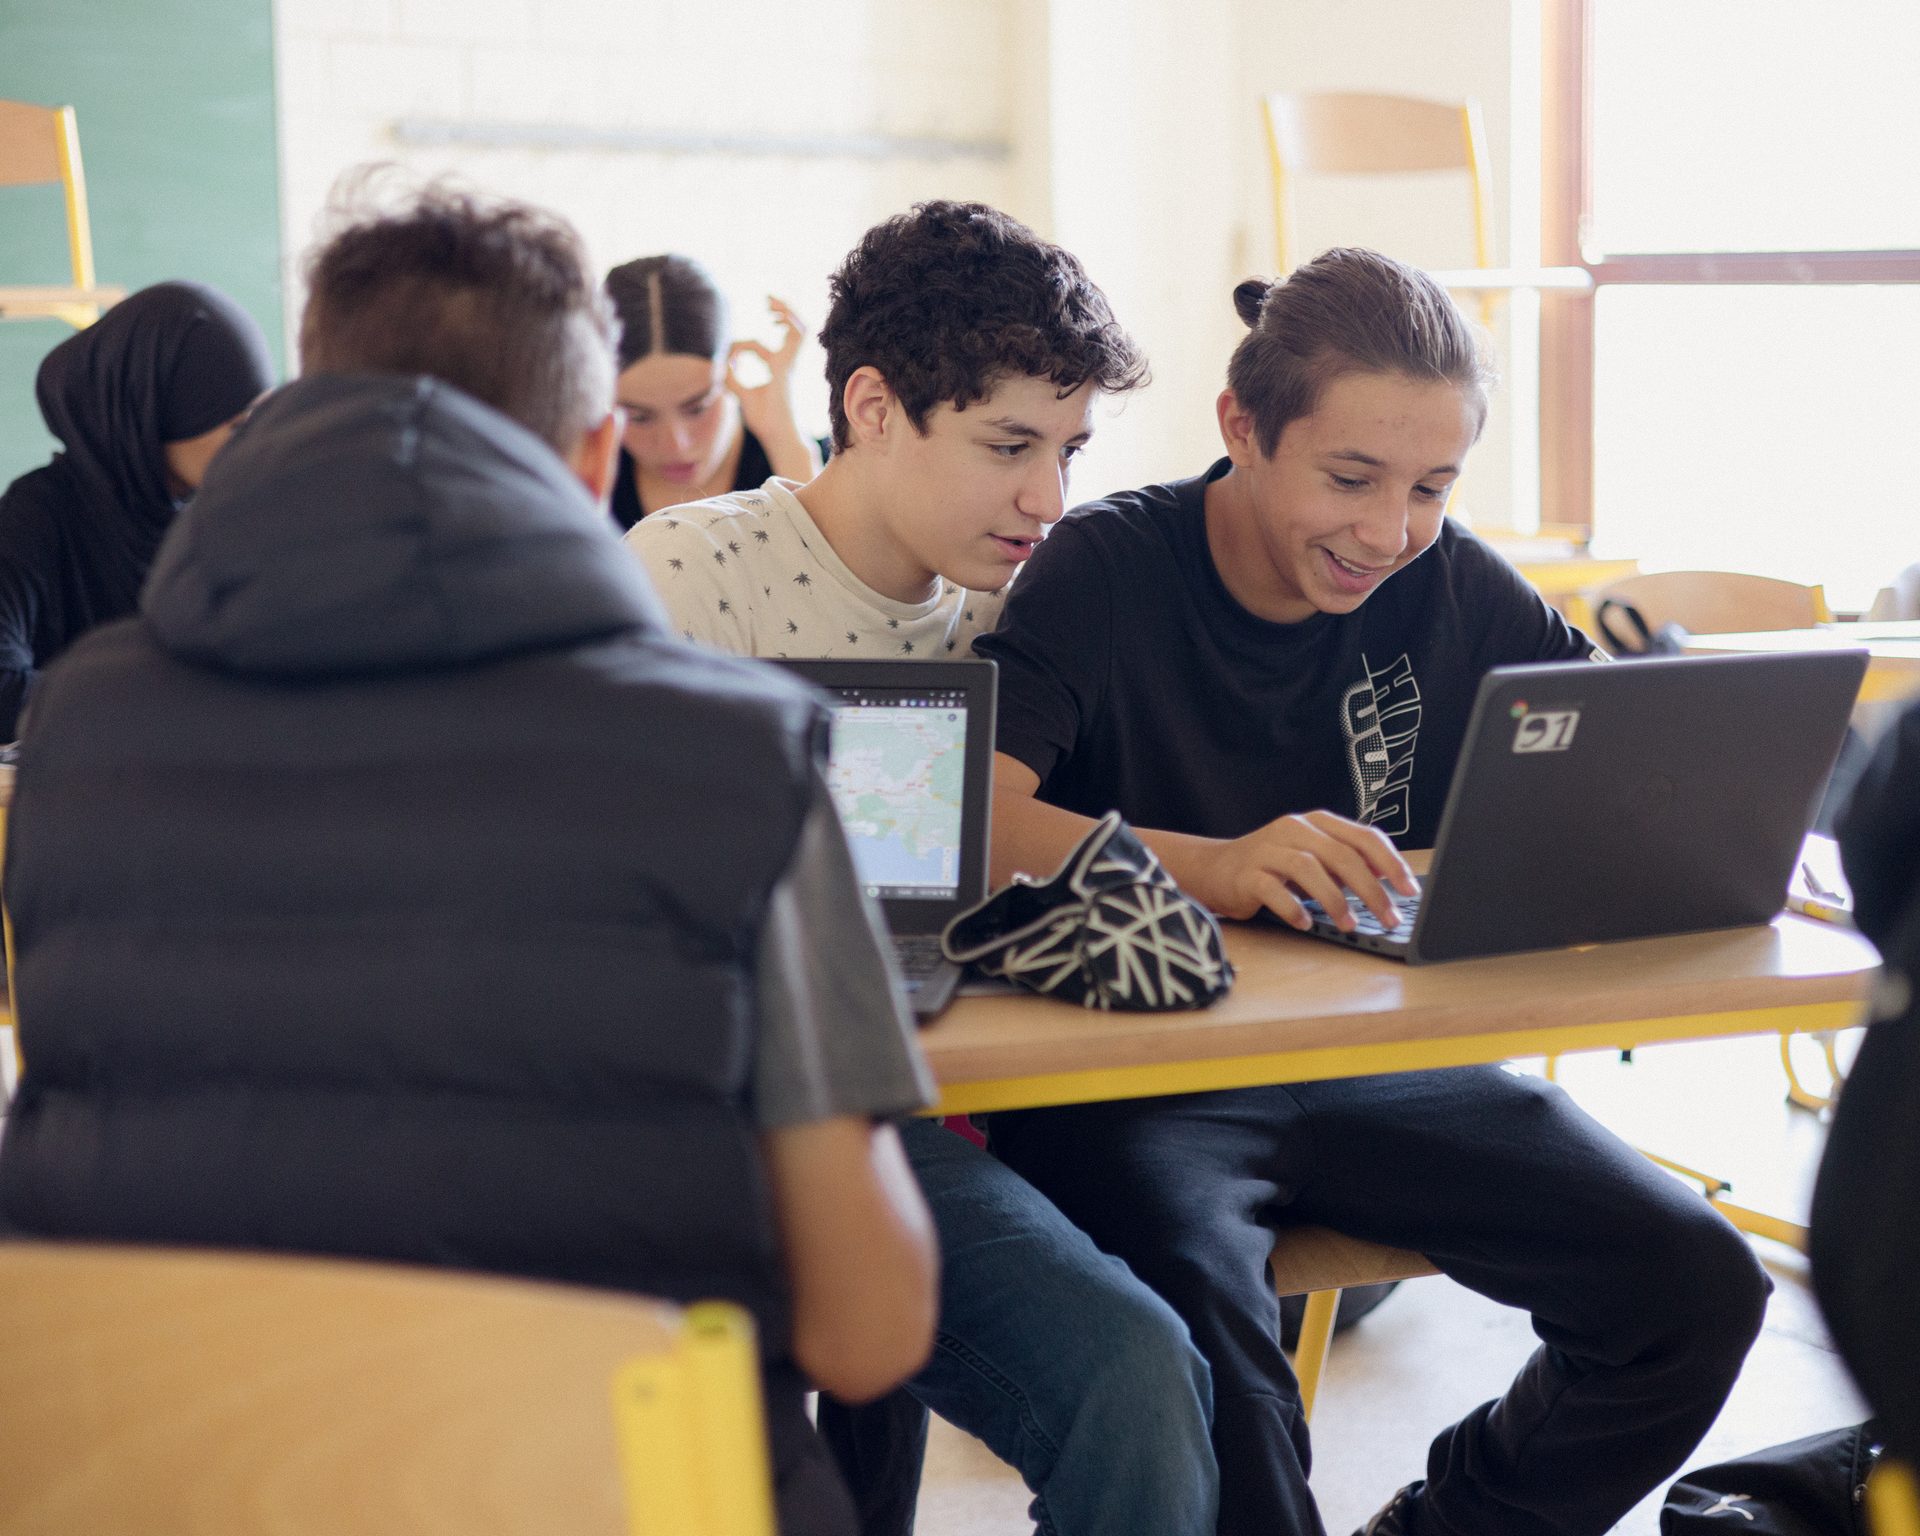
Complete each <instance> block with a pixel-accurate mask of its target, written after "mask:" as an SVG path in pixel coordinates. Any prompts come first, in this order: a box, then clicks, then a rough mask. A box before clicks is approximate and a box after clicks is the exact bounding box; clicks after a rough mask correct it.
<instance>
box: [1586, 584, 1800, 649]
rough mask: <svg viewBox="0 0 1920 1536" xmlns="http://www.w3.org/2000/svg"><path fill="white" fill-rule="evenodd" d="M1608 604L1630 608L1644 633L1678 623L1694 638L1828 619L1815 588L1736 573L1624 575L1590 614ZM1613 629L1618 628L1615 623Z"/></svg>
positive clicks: (1600, 594)
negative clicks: (1641, 620)
mask: <svg viewBox="0 0 1920 1536" xmlns="http://www.w3.org/2000/svg"><path fill="white" fill-rule="evenodd" d="M1609 600H1611V601H1614V602H1624V603H1631V604H1632V605H1633V606H1634V607H1635V608H1637V609H1639V610H1640V615H1641V617H1642V618H1644V619H1645V620H1646V621H1647V627H1648V628H1649V629H1658V628H1659V627H1660V626H1661V625H1662V624H1678V625H1679V626H1680V627H1681V628H1682V629H1685V630H1688V631H1690V632H1691V633H1693V634H1696V635H1727V634H1738V633H1741V632H1743V631H1746V630H1761V629H1808V628H1811V627H1812V626H1813V625H1815V624H1824V623H1826V622H1827V621H1828V620H1830V619H1831V618H1832V617H1833V614H1832V612H1831V611H1830V610H1829V609H1828V607H1827V600H1826V595H1825V594H1824V593H1823V592H1822V591H1821V590H1820V588H1819V587H1803V586H1801V585H1800V584H1799V583H1798V582H1792V581H1776V580H1775V579H1774V578H1773V577H1771V576H1748V575H1745V574H1743V573H1741V572H1738V571H1655V572H1652V573H1650V574H1648V575H1644V576H1628V577H1625V578H1623V579H1622V580H1620V581H1615V582H1609V583H1608V584H1607V585H1606V586H1604V587H1602V588H1600V589H1599V590H1598V591H1597V592H1594V593H1593V594H1592V604H1593V608H1594V611H1595V613H1598V612H1599V609H1600V605H1601V604H1602V603H1603V602H1607V601H1609ZM1614 627H1615V629H1616V630H1618V629H1620V628H1621V626H1620V624H1618V623H1617V622H1616V623H1615V625H1614Z"/></svg>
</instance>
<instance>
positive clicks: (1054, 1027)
mask: <svg viewBox="0 0 1920 1536" xmlns="http://www.w3.org/2000/svg"><path fill="white" fill-rule="evenodd" d="M1227 949H1228V953H1229V954H1230V955H1231V956H1232V958H1233V962H1234V965H1235V966H1236V967H1237V968H1238V970H1239V979H1238V981H1237V982H1236V983H1235V985H1234V988H1233V990H1232V992H1230V993H1229V994H1228V995H1227V996H1226V997H1225V998H1224V999H1223V1000H1222V1001H1220V1002H1219V1003H1217V1004H1216V1005H1215V1006H1214V1007H1212V1008H1209V1009H1204V1010H1201V1011H1199V1012H1194V1013H1171V1014H1169V1013H1159V1014H1151V1013H1149V1014H1138V1013H1133V1014H1129V1013H1097V1012H1093V1011H1089V1010H1085V1009H1080V1008H1074V1007H1071V1006H1069V1005H1067V1004H1064V1003H1055V1002H1051V1001H1048V1000H1046V999H1042V998H1033V997H1012V996H1002V997H971V998H962V999H961V1000H960V1001H959V1002H958V1003H956V1004H955V1005H954V1007H953V1008H952V1009H951V1010H949V1012H948V1013H947V1014H946V1016H945V1017H943V1018H942V1019H940V1020H939V1021H938V1022H936V1023H935V1024H933V1025H932V1026H931V1027H929V1028H928V1029H926V1030H923V1031H922V1032H921V1035H920V1040H921V1044H922V1045H923V1046H924V1047H925V1048H926V1052H927V1059H928V1061H929V1062H930V1063H931V1064H932V1066H933V1071H934V1076H935V1077H936V1078H937V1079H938V1080H939V1083H940V1087H941V1099H940V1104H939V1107H938V1110H937V1112H938V1113H940V1114H971V1113H975V1112H980V1111H985V1110H994V1109H1024V1108H1031V1107H1034V1106H1037V1105H1042V1104H1075V1103H1085V1102H1089V1101H1092V1100H1096V1099H1123V1098H1141V1097H1145V1096H1148V1095H1151V1094H1160V1093H1188V1092H1196V1091H1199V1090H1202V1089H1212V1088H1236V1087H1245V1086H1248V1085H1251V1084H1255V1083H1287V1082H1302V1081H1308V1080H1311V1079H1315V1078H1327V1077H1353V1076H1360V1075H1363V1074H1366V1073H1371V1072H1404V1071H1414V1070H1418V1069H1422V1068H1428V1067H1450V1066H1465V1065H1468V1064H1471V1063H1475V1062H1489V1061H1501V1060H1504V1059H1506V1058H1507V1057H1510V1056H1539V1055H1547V1054H1551V1053H1554V1052H1563V1051H1579V1050H1595V1049H1614V1050H1625V1049H1628V1048H1630V1047H1633V1046H1639V1045H1650V1044H1654V1043H1656V1042H1660V1041H1671V1040H1699V1039H1706V1038H1709V1037H1713V1036H1722V1035H1747V1034H1774V1033H1781V1034H1786V1033H1791V1032H1794V1031H1798V1030H1813V1029H1842V1028H1845V1027H1847V1026H1848V1025H1851V1024H1853V1023H1856V1022H1857V1021H1858V1017H1859V1012H1860V1005H1861V1003H1862V1001H1863V1000H1864V998H1865V996H1866V993H1867V989H1868V986H1869V984H1870V982H1871V979H1872V976H1873V972H1874V970H1875V968H1876V966H1877V964H1878V959H1877V957H1876V955H1875V954H1874V951H1873V948H1872V946H1871V945H1869V944H1868V943H1867V942H1866V941H1865V940H1864V939H1862V938H1861V937H1860V936H1859V935H1858V934H1856V933H1853V932H1852V931H1851V930H1848V929H1844V928H1836V927H1834V926H1833V925H1831V924H1827V923H1818V922H1813V921H1810V920H1808V919H1806V918H1801V917H1795V916H1791V915H1783V916H1781V917H1778V918H1776V919H1775V920H1774V921H1773V923H1772V924H1770V925H1769V926H1767V927H1764V928H1733V929H1724V930H1721V931H1718V932H1714V933H1704V934H1688V935H1683V936H1680V937H1677V938H1665V939H1639V940H1635V941H1633V942H1630V943H1623V944H1606V945H1595V946H1590V947H1588V948H1584V949H1578V950H1553V951H1548V952H1545V953H1541V954H1531V955H1507V956H1501V957H1498V958H1494V959H1488V960H1461V961H1455V962H1452V963H1450V964H1446V965H1429V966H1408V965H1403V964H1401V963H1400V962H1399V961H1395V960H1385V959H1381V958H1380V957H1378V956H1375V955H1368V954H1364V953H1362V952H1361V951H1359V950H1349V949H1343V948H1341V947H1339V946H1338V945H1334V944H1328V943H1325V942H1324V941H1322V940H1318V939H1309V938H1305V937H1302V936H1301V935H1299V934H1295V933H1290V932H1287V931H1285V930H1282V929H1280V928H1278V927H1266V926H1250V925H1244V924H1231V925H1229V931H1228V937H1227Z"/></svg>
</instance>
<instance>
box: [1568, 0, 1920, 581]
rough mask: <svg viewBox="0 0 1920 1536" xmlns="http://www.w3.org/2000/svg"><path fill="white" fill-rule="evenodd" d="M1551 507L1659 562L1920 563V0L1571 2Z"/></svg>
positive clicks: (1837, 572) (1811, 576)
mask: <svg viewBox="0 0 1920 1536" xmlns="http://www.w3.org/2000/svg"><path fill="white" fill-rule="evenodd" d="M1545 3H1546V5H1547V11H1546V14H1545V17H1544V23H1545V31H1544V38H1543V42H1544V52H1543V59H1544V63H1543V75H1542V90H1543V108H1544V111H1543V124H1544V137H1543V149H1542V154H1543V185H1544V187H1545V199H1544V206H1543V211H1542V231H1541V238H1542V252H1543V255H1544V257H1545V259H1546V260H1547V261H1548V262H1550V263H1554V264H1560V265H1571V266H1581V267H1584V268H1585V269H1586V270H1587V271H1588V272H1589V274H1590V275H1591V276H1592V278H1593V282H1594V288H1593V290H1592V291H1591V292H1590V293H1585V294H1580V293H1574V294H1549V295H1547V296H1545V297H1544V298H1543V301H1542V322H1541V439H1542V513H1543V519H1542V520H1543V522H1545V523H1557V524H1562V525H1571V526H1572V527H1573V528H1575V529H1576V530H1580V531H1587V532H1590V533H1591V535H1592V538H1593V545H1594V549H1595V552H1596V553H1599V554H1602V555H1632V556H1634V557H1636V558H1638V559H1640V560H1641V561H1642V562H1643V563H1644V564H1646V565H1647V566H1648V567H1650V568H1659V567H1686V566H1711V567H1716V568H1733V569H1743V570H1753V571H1758V572H1761V573H1763V574H1767V575H1776V576H1784V577H1788V578H1790V579H1795V580H1802V581H1820V582H1823V583H1825V584H1826V585H1827V586H1828V588H1829V597H1830V600H1831V601H1832V602H1833V603H1834V605H1835V606H1836V607H1839V608H1847V607H1858V606H1864V605H1865V604H1866V603H1867V602H1868V601H1870V600H1871V598H1872V595H1873V592H1874V590H1875V589H1876V588H1877V587H1878V586H1880V585H1881V584H1883V583H1885V582H1886V581H1889V580H1890V579H1891V578H1892V576H1893V574H1894V572H1896V571H1897V570H1899V569H1900V568H1901V567H1902V566H1904V565H1907V564H1909V563H1911V562H1913V561H1916V560H1920V515H1916V512H1920V507H1916V506H1915V505H1914V504H1913V499H1912V498H1910V493H1909V492H1908V491H1907V490H1906V488H1905V486H1904V485H1902V484H1901V482H1902V480H1903V479H1909V478H1911V476H1909V474H1908V472H1907V470H1906V468H1905V465H1904V462H1903V461H1904V458H1905V455H1904V454H1903V453H1902V449H1903V448H1905V447H1906V446H1907V445H1908V444H1910V443H1914V442H1916V441H1920V172H1916V170H1915V158H1916V152H1920V93H1916V92H1915V91H1914V90H1913V88H1912V85H1911V82H1912V81H1913V80H1914V79H1915V78H1920V7H1915V6H1912V5H1909V4H1905V3H1899V0H1835V3H1834V4H1832V5H1829V6H1822V7H1818V8H1815V7H1806V6H1803V5H1800V4H1797V3H1791V0H1680V3H1674V0H1545Z"/></svg>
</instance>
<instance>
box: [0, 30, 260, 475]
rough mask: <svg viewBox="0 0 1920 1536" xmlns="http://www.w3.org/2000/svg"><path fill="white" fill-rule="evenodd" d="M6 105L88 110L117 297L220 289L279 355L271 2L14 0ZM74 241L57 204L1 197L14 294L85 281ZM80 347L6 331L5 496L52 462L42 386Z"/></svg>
mask: <svg viewBox="0 0 1920 1536" xmlns="http://www.w3.org/2000/svg"><path fill="white" fill-rule="evenodd" d="M0 98H6V99H8V100H13V101H32V102H38V103H40V104H41V105H43V106H71V107H72V108H73V109H74V111H75V113H76V115H77V117H78V120H79V125H80V152H81V156H82V158H83V159H84V161H85V164H86V173H87V192H88V202H89V204H90V206H91V208H92V213H93V254H94V265H95V267H96V268H97V270H98V276H99V280H100V281H101V282H102V283H111V284H114V285H116V286H118V287H122V288H125V289H127V290H128V291H129V292H131V291H132V290H133V289H135V288H141V287H144V286H145V285H147V284H148V283H154V282H159V281H160V280H162V279H163V278H170V277H184V278H193V279H195V280H197V281H199V282H204V283H211V284H213V285H214V286H215V287H217V288H221V289H223V290H225V291H226V292H227V293H230V294H232V295H233V297H234V298H236V299H237V300H239V301H240V302H241V303H242V304H244V305H245V306H246V307H247V309H248V310H250V311H251V312H252V314H253V316H254V318H255V319H257V320H258V321H259V322H260V324H261V327H262V328H263V329H264V330H265V331H266V333H267V336H268V339H269V340H270V341H271V342H272V343H273V345H274V350H275V354H276V356H278V355H279V352H280V343H281V310H280V185H279V181H280V178H279V156H278V149H277V145H276V130H275V124H274V101H273V5H272V0H0ZM65 228H66V225H65V220H64V217H63V215H62V213H61V207H60V195H59V191H58V189H56V188H40V187H0V283H27V284H32V283H64V282H69V281H71V275H70V272H69V269H68V267H67V246H66V235H65ZM71 334H72V332H71V330H69V329H68V328H67V327H66V326H65V325H63V324H61V323H60V322H58V321H54V320H9V321H4V322H0V485H4V484H5V483H6V482H7V481H9V480H11V479H13V477H14V476H16V475H18V474H19V473H20V472H21V471H22V470H25V469H28V468H30V467H32V466H33V465H34V464H37V463H39V462H41V461H42V460H44V459H45V458H46V457H47V454H48V453H49V451H50V450H51V448H52V440H51V439H50V438H49V437H48V436H47V433H46V428H45V427H44V426H43V425H42V423H41V421H40V413H39V411H38V410H37V409H36V407H35V406H34V403H33V375H34V370H35V369H36V368H38V367H39V364H40V359H41V358H42V357H44V356H45V355H46V353H47V352H48V351H49V350H50V349H51V348H52V347H54V346H55V345H56V344H57V343H59V342H60V341H61V340H62V339H63V338H64V337H66V336H69V335H71Z"/></svg>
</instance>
